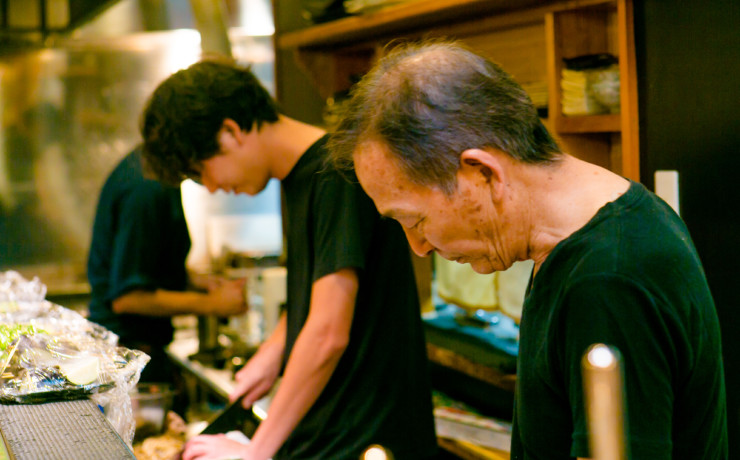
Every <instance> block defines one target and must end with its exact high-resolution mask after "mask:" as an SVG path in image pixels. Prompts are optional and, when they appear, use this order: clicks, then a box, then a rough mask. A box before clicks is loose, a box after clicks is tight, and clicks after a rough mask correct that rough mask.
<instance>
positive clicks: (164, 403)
mask: <svg viewBox="0 0 740 460" xmlns="http://www.w3.org/2000/svg"><path fill="white" fill-rule="evenodd" d="M130 395H131V408H132V410H133V416H134V421H135V422H136V432H135V433H134V443H137V442H140V441H141V440H143V439H144V438H148V437H150V436H157V435H160V434H162V432H163V431H164V429H165V420H166V418H167V412H168V411H169V410H170V409H171V408H172V400H173V398H174V396H175V392H174V390H173V388H172V385H169V384H166V383H139V384H138V385H137V386H136V390H134V391H132V392H131V393H130Z"/></svg>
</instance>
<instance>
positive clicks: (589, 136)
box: [276, 0, 639, 180]
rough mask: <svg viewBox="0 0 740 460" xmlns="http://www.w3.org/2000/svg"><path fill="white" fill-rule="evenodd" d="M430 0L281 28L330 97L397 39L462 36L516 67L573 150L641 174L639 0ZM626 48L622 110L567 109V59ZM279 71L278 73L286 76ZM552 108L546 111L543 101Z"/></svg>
mask: <svg viewBox="0 0 740 460" xmlns="http://www.w3.org/2000/svg"><path fill="white" fill-rule="evenodd" d="M512 3H514V2H508V1H502V0H422V1H411V2H407V3H402V4H400V5H397V6H391V7H388V8H386V9H382V10H379V11H376V12H373V13H369V14H365V15H360V16H351V17H347V18H344V19H340V20H337V21H333V22H329V23H325V24H321V25H316V26H312V27H308V28H306V29H302V30H297V31H293V32H289V33H284V34H280V33H278V35H277V37H276V44H277V48H278V50H279V51H284V50H294V51H295V52H296V58H297V60H298V62H299V63H300V65H301V67H302V68H303V70H304V71H305V72H306V73H307V74H308V75H309V76H310V78H311V80H312V81H313V83H314V85H315V87H316V89H317V91H318V92H319V94H320V95H321V97H322V98H324V99H329V98H332V97H333V96H335V95H336V94H338V93H341V92H343V91H346V90H348V89H349V88H350V87H351V85H352V83H353V82H354V81H355V80H356V79H357V78H359V77H360V76H361V75H362V74H364V73H365V72H366V71H367V70H368V69H369V68H370V67H371V66H372V64H373V62H374V61H375V59H376V58H377V57H378V56H380V55H381V54H382V53H383V50H384V48H385V47H386V46H387V45H388V44H389V43H391V44H392V42H394V41H398V40H399V39H400V40H413V39H419V38H432V37H447V38H454V39H458V40H461V41H462V42H464V43H466V44H467V45H469V46H471V47H472V48H474V49H476V50H478V51H480V52H481V53H483V54H485V55H487V56H488V57H490V58H491V59H492V60H494V61H495V62H497V63H499V64H500V65H501V66H502V67H503V68H504V69H505V70H506V71H508V72H509V73H511V74H512V75H513V76H514V78H515V79H517V81H518V82H519V83H520V84H522V86H523V87H524V88H525V89H526V90H527V91H529V93H530V95H531V96H532V99H533V101H534V102H535V104H536V105H538V108H540V109H543V110H542V112H543V113H545V112H546V113H547V118H546V124H547V125H548V127H549V128H550V130H551V131H552V132H553V133H554V134H555V135H556V136H557V137H558V140H559V141H560V142H561V144H562V145H563V148H564V150H565V151H567V152H569V153H572V154H574V155H576V156H578V157H580V158H583V159H585V160H587V161H591V162H593V163H596V164H599V165H601V166H604V167H607V168H609V169H611V170H613V171H615V172H617V173H619V174H622V175H624V176H625V177H628V178H630V179H634V180H639V145H638V133H637V130H638V121H637V84H636V71H635V57H634V37H633V27H632V0H581V1H550V2H544V5H543V2H542V1H532V0H522V1H519V2H516V7H513V6H511V4H512ZM605 52H608V53H611V54H613V55H615V56H618V57H619V69H620V81H621V96H620V98H621V101H620V102H621V110H620V113H618V114H608V115H591V116H565V115H563V114H562V110H561V102H560V101H561V91H560V72H561V70H562V66H563V64H562V62H563V61H562V59H563V58H571V57H575V56H578V55H583V54H591V53H605ZM278 78H280V75H278ZM544 109H547V110H544Z"/></svg>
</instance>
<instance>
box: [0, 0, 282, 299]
mask: <svg viewBox="0 0 740 460" xmlns="http://www.w3.org/2000/svg"><path fill="white" fill-rule="evenodd" d="M252 3H253V2H252ZM267 4H268V5H269V2H268V3H267ZM118 14H121V13H120V12H119V13H118ZM113 19H115V18H113ZM107 20H108V21H110V19H107ZM100 30H101V27H100V26H99V25H97V26H96V25H93V26H91V27H90V28H89V30H88V31H86V32H85V33H81V34H78V35H77V38H67V39H64V40H57V41H56V43H55V44H54V45H53V46H50V47H46V48H42V49H36V50H28V51H25V52H23V53H17V54H14V55H12V56H6V57H3V58H0V270H7V269H15V270H19V271H21V272H22V273H24V274H25V275H27V276H35V275H38V276H40V277H41V279H42V281H44V282H45V283H46V284H47V285H48V286H49V291H50V292H52V293H53V292H54V291H69V290H73V291H74V290H83V291H84V289H85V288H86V286H85V284H86V275H85V263H86V259H87V251H88V246H89V242H90V235H91V228H92V222H93V218H94V211H95V205H96V203H97V198H98V194H99V191H100V188H101V187H102V184H103V181H104V180H105V178H106V177H107V174H108V173H109V172H110V170H111V169H112V168H113V167H114V166H115V164H116V163H117V161H118V160H119V159H120V158H121V157H122V156H123V155H125V154H126V153H127V152H129V151H130V150H131V149H132V148H133V147H134V145H135V144H136V143H137V142H139V138H140V135H139V132H138V123H139V118H140V113H141V110H142V108H143V106H144V104H145V102H146V99H147V97H148V95H149V94H150V92H151V91H152V90H153V89H154V88H155V87H156V85H157V84H158V83H159V82H160V81H161V80H162V79H164V78H165V77H166V76H168V75H170V74H171V73H172V72H174V71H176V70H178V69H180V68H183V67H185V66H187V65H189V64H190V63H192V62H195V61H196V60H197V59H198V57H199V55H200V35H199V34H198V32H197V31H195V30H194V29H189V30H187V29H182V30H172V31H163V32H138V33H124V34H120V35H117V36H113V37H109V36H102V35H103V34H102V33H101V32H100ZM103 30H104V28H103ZM230 38H231V41H232V48H233V54H234V56H235V57H237V58H238V59H239V60H241V61H246V62H250V63H252V65H253V69H254V70H255V73H256V74H257V75H258V76H259V77H260V78H261V79H262V80H263V81H264V82H266V84H267V86H268V87H271V86H272V81H273V76H272V75H273V59H274V53H273V50H272V38H271V37H270V36H269V35H268V36H251V35H248V31H244V30H243V29H232V30H231V33H230ZM0 51H2V50H0ZM0 54H1V53H0Z"/></svg>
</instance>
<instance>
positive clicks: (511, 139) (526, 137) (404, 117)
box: [329, 40, 561, 194]
mask: <svg viewBox="0 0 740 460" xmlns="http://www.w3.org/2000/svg"><path fill="white" fill-rule="evenodd" d="M365 142H379V143H380V145H382V146H383V147H385V148H386V149H387V151H388V152H389V153H390V154H391V155H392V157H393V158H394V159H395V160H396V161H397V164H398V165H399V166H400V167H401V170H402V171H403V172H404V173H405V174H406V176H407V177H408V178H409V180H411V181H412V182H414V183H416V184H418V185H422V186H435V187H438V188H440V189H442V190H443V191H444V192H445V193H447V194H451V193H452V192H453V191H454V190H455V188H456V186H457V180H456V173H457V170H458V168H459V166H460V154H461V153H462V152H463V151H465V150H467V149H470V148H480V149H485V148H495V149H499V150H501V151H503V152H505V153H507V154H508V155H510V156H511V157H513V158H515V159H517V160H519V161H522V162H526V163H545V162H553V161H557V159H558V158H559V157H560V153H561V152H560V148H559V147H558V145H557V143H556V142H555V140H554V139H553V138H552V136H551V135H550V133H549V132H548V131H547V129H546V128H545V126H544V125H543V124H542V122H541V121H540V119H539V117H538V115H537V110H536V109H535V107H534V105H533V104H532V102H531V100H530V99H529V96H528V95H527V93H526V92H525V91H524V90H523V89H522V88H521V87H520V86H519V85H518V84H517V83H516V82H515V81H514V80H513V79H512V78H511V76H509V74H507V73H506V72H504V71H503V70H502V69H501V67H499V66H498V65H496V64H494V63H493V62H491V61H490V60H488V59H486V58H484V57H482V56H480V55H478V54H476V53H474V52H473V51H471V50H469V49H467V48H466V47H464V46H463V45H461V44H459V43H456V42H451V41H445V40H435V41H425V42H412V43H406V44H402V45H400V46H398V47H396V48H394V49H392V50H391V51H390V52H389V53H388V54H386V55H385V56H384V57H383V58H382V59H380V60H379V62H378V63H377V64H376V65H375V66H374V68H373V69H372V70H371V71H370V72H369V73H368V74H367V75H365V76H364V77H363V78H362V80H361V81H360V82H359V83H358V84H357V85H356V86H355V87H354V88H353V90H352V92H351V96H350V99H349V100H348V102H347V103H346V105H345V107H344V112H343V114H342V119H341V121H340V122H339V125H338V127H337V129H336V130H335V132H334V133H333V134H332V136H331V138H330V142H329V149H330V152H331V156H330V161H331V162H332V163H333V164H334V165H335V166H337V167H339V168H340V169H351V168H352V167H353V154H354V152H355V150H356V149H357V147H358V146H359V145H361V144H363V143H365Z"/></svg>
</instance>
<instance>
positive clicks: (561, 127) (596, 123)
mask: <svg viewBox="0 0 740 460" xmlns="http://www.w3.org/2000/svg"><path fill="white" fill-rule="evenodd" d="M621 124H622V120H621V118H620V116H619V114H608V115H579V116H567V115H563V116H561V117H559V118H557V122H556V126H555V130H556V131H558V132H560V133H566V134H570V133H615V132H619V131H620V130H621Z"/></svg>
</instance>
